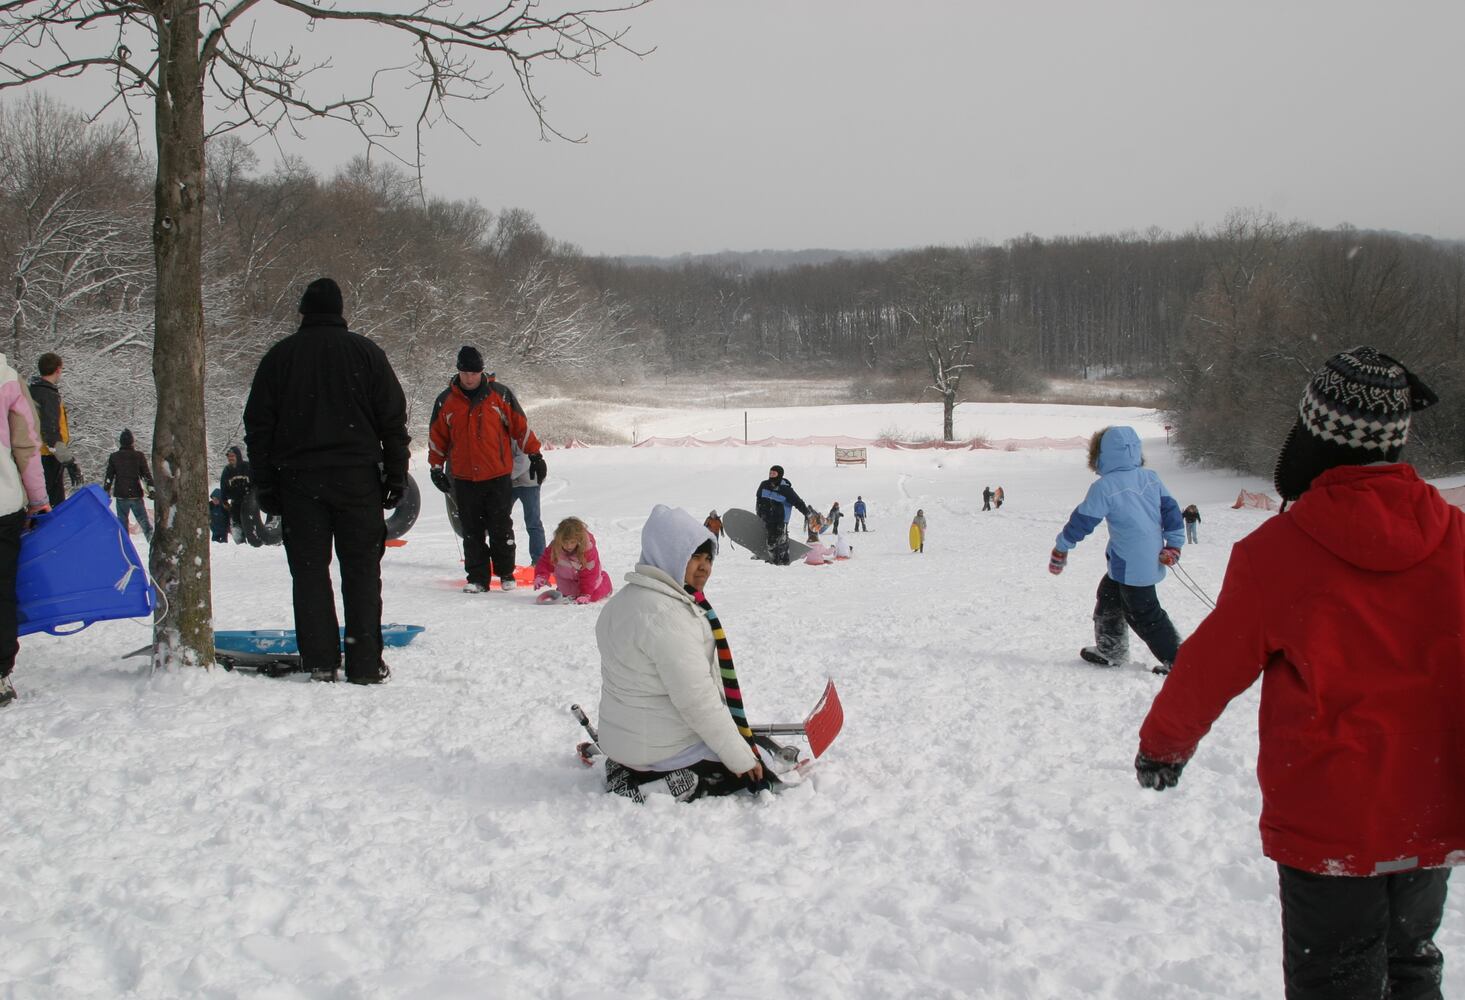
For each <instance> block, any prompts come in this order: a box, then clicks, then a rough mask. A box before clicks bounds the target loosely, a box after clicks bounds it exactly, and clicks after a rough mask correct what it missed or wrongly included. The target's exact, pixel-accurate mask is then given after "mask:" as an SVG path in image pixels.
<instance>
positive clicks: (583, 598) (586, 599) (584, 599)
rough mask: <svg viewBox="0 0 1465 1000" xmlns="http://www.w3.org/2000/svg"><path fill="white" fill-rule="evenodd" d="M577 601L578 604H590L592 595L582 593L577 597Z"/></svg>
mask: <svg viewBox="0 0 1465 1000" xmlns="http://www.w3.org/2000/svg"><path fill="white" fill-rule="evenodd" d="M575 603H576V604H589V603H590V595H589V594H581V595H580V596H579V597H577V598H575Z"/></svg>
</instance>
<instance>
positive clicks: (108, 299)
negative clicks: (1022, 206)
mask: <svg viewBox="0 0 1465 1000" xmlns="http://www.w3.org/2000/svg"><path fill="white" fill-rule="evenodd" d="M151 173H152V171H151V167H150V165H149V164H148V163H147V162H146V161H145V159H144V158H143V157H142V156H141V155H140V154H139V153H138V151H137V144H136V137H135V136H132V135H130V134H128V133H126V132H122V131H117V130H108V129H106V128H103V127H101V126H97V125H89V124H88V123H87V122H86V121H84V120H83V119H82V118H81V116H79V115H78V114H76V113H75V112H73V111H71V110H69V109H67V108H65V107H63V106H61V105H58V104H55V103H53V102H50V101H48V100H46V99H44V98H31V99H28V100H23V101H17V102H14V103H11V104H7V105H0V255H3V259H4V265H5V267H6V268H7V269H8V274H7V280H6V282H5V284H4V286H3V289H0V296H3V297H4V298H5V299H6V300H8V301H6V302H5V305H6V307H7V308H6V312H7V314H8V319H9V323H8V324H7V329H6V330H5V331H4V333H3V337H4V342H5V352H6V353H7V354H8V355H9V356H10V358H11V359H12V365H13V366H14V367H15V368H17V369H19V370H20V371H21V372H22V374H25V375H28V374H29V373H30V371H31V370H32V369H33V366H34V359H35V357H36V356H38V355H39V354H40V353H41V352H42V351H46V350H56V351H59V352H60V353H61V354H62V355H63V356H64V357H65V358H66V361H67V364H66V379H67V381H66V384H65V386H64V389H65V391H66V398H67V402H68V408H69V409H71V410H72V411H73V418H74V422H75V423H77V424H78V425H80V426H82V427H89V428H94V429H99V428H106V429H107V430H106V433H105V435H102V434H95V433H94V434H93V435H89V436H88V441H87V442H86V443H85V445H84V448H85V449H86V450H89V451H91V452H92V453H94V454H96V455H97V456H99V455H100V454H103V453H105V451H107V450H110V448H111V444H110V438H111V437H112V436H113V435H115V432H116V430H118V429H120V428H121V426H123V425H124V424H127V425H130V426H132V427H133V428H134V429H139V428H146V427H148V426H150V424H151V420H152V411H153V403H152V399H153V391H152V382H151V351H152V338H151V325H152V255H151V247H150V242H149V232H150V227H151V226H152V225H153V218H152V195H151V187H150V183H151V182H150V177H151ZM205 196H206V198H207V205H208V208H209V211H210V224H209V231H208V233H207V236H206V244H205V245H206V250H205V253H206V259H205V290H204V295H205V305H206V316H207V322H208V327H209V329H208V337H209V357H208V369H209V370H208V373H207V379H208V386H209V396H208V408H209V418H210V439H211V441H214V442H215V443H216V444H217V446H218V447H219V448H222V446H223V444H224V443H227V442H228V441H229V440H231V439H234V438H236V437H237V432H238V420H239V413H240V410H241V409H242V405H243V399H244V396H245V394H246V392H247V390H248V385H249V380H250V377H251V375H252V373H253V370H254V365H255V363H256V361H257V360H258V358H259V356H260V355H261V354H262V353H263V352H264V350H265V349H266V348H267V347H268V345H269V344H270V343H272V342H273V341H274V340H275V339H277V338H278V337H280V336H282V335H283V334H284V333H286V332H288V331H289V330H290V329H291V328H292V327H293V324H294V322H295V319H296V313H295V306H296V302H297V300H298V296H299V293H300V289H301V288H302V287H303V286H304V285H305V283H306V282H308V281H309V280H310V279H312V278H314V277H317V276H319V275H322V274H329V275H331V276H333V277H335V278H336V279H337V280H338V281H339V282H340V283H341V285H342V287H343V288H344V289H345V292H346V301H347V307H346V308H347V316H348V319H350V321H351V323H352V326H353V328H355V329H358V330H360V331H361V332H363V333H367V334H369V335H370V336H372V337H373V338H374V339H376V340H377V341H378V342H379V343H381V344H382V346H383V347H384V348H385V349H386V350H387V352H388V354H389V356H391V358H392V360H393V362H394V364H395V366H396V368H397V370H398V373H399V375H400V376H401V378H402V381H403V383H404V386H405V387H406V388H407V391H408V394H409V397H410V398H411V400H412V402H413V404H414V406H415V407H417V408H418V410H419V411H420V412H419V413H418V414H417V415H416V416H415V417H414V423H417V422H420V421H421V420H423V419H425V411H422V409H421V408H422V407H424V406H425V405H426V403H427V402H428V401H429V400H430V399H431V398H432V396H433V395H434V394H435V393H436V392H437V391H438V390H439V389H440V388H441V387H442V385H444V384H445V382H446V379H447V378H448V376H449V375H450V370H451V365H452V358H453V357H454V354H455V352H456V350H457V347H458V345H460V344H463V343H474V344H477V345H479V346H480V347H481V348H483V350H484V353H485V356H486V357H488V358H489V359H490V362H491V364H492V365H493V366H495V367H497V368H498V369H499V370H500V372H501V373H503V374H504V376H505V378H506V380H508V381H510V382H511V383H512V382H515V381H516V380H519V381H522V380H523V379H524V378H525V377H526V375H527V376H529V377H531V378H532V379H533V381H535V382H538V383H539V384H548V383H551V382H553V381H554V380H555V379H556V378H563V377H565V376H566V375H567V374H569V373H574V372H585V373H591V372H593V373H594V376H595V378H596V379H598V380H602V381H604V380H605V379H606V378H607V377H608V376H614V378H615V380H616V381H617V382H619V381H622V380H624V381H627V382H631V381H634V380H640V379H645V378H647V377H650V376H656V377H662V376H668V375H670V376H678V375H685V376H692V375H699V374H708V375H710V376H713V377H715V378H717V379H718V380H720V381H722V382H727V381H731V380H736V379H737V378H739V377H740V376H742V377H762V376H765V375H767V374H769V373H772V372H782V373H787V374H791V375H792V374H798V375H804V376H809V375H817V374H819V373H827V374H831V375H835V374H838V375H845V376H860V375H868V376H870V377H871V378H874V377H877V376H878V377H886V376H896V377H901V376H914V375H919V376H920V377H921V378H922V379H924V380H925V383H926V384H928V385H931V386H934V387H937V389H938V392H937V393H936V394H935V395H933V396H930V397H928V398H943V396H944V397H945V398H946V399H947V400H948V402H950V403H953V404H954V403H955V402H957V401H959V400H960V399H962V398H978V397H980V396H983V395H990V394H1008V393H1015V394H1024V395H1033V394H1037V393H1041V391H1042V389H1043V385H1044V379H1045V378H1046V377H1048V376H1057V375H1062V376H1074V375H1087V376H1090V377H1092V376H1097V375H1103V376H1110V375H1123V376H1127V377H1138V378H1150V379H1156V380H1163V381H1164V384H1165V385H1166V386H1167V387H1168V391H1167V397H1166V398H1167V404H1166V405H1167V406H1168V408H1169V409H1170V411H1171V412H1172V413H1173V416H1174V423H1175V424H1176V427H1177V430H1178V433H1179V440H1180V442H1181V443H1182V445H1183V447H1184V448H1185V450H1186V453H1187V454H1188V455H1189V456H1190V457H1191V458H1193V459H1195V460H1198V461H1204V462H1207V463H1214V464H1219V465H1227V466H1232V467H1235V468H1239V469H1244V470H1248V471H1252V472H1256V473H1264V472H1267V471H1269V465H1270V462H1271V460H1272V458H1273V456H1274V455H1275V452H1276V448H1277V446H1278V444H1279V442H1280V440H1281V437H1282V435H1283V434H1284V433H1285V430H1286V425H1287V422H1288V421H1289V420H1290V414H1291V413H1292V412H1293V411H1294V410H1295V407H1296V403H1297V399H1298V397H1299V395H1300V392H1301V388H1302V386H1303V384H1304V383H1305V381H1306V378H1307V375H1308V373H1309V372H1310V371H1311V370H1313V369H1314V368H1316V367H1317V366H1318V364H1319V363H1320V362H1321V361H1322V360H1323V359H1324V358H1325V357H1326V356H1327V355H1328V354H1330V353H1332V352H1333V351H1336V350H1338V349H1341V348H1344V347H1349V346H1353V345H1355V344H1358V343H1365V342H1366V343H1371V344H1374V345H1375V346H1377V347H1379V348H1380V349H1382V350H1385V351H1388V352H1391V353H1394V354H1396V355H1397V356H1398V357H1399V358H1400V359H1401V360H1403V361H1405V362H1406V363H1407V364H1409V365H1410V366H1411V367H1412V368H1413V369H1414V370H1415V371H1416V372H1417V373H1418V374H1419V375H1420V376H1421V377H1422V378H1423V379H1424V380H1425V381H1427V382H1429V383H1431V384H1432V385H1433V386H1434V387H1435V389H1436V390H1437V391H1438V392H1439V394H1440V395H1441V397H1442V399H1443V402H1442V403H1441V405H1440V406H1439V407H1438V409H1437V410H1436V411H1434V412H1432V413H1431V414H1429V415H1427V416H1424V417H1421V418H1420V420H1419V421H1417V422H1416V430H1415V442H1416V446H1415V448H1414V449H1413V450H1412V457H1413V458H1414V459H1415V460H1416V461H1418V462H1420V464H1421V465H1422V466H1424V467H1425V469H1426V470H1427V471H1429V472H1431V473H1436V474H1438V473H1443V472H1448V471H1455V472H1459V471H1465V246H1462V245H1461V244H1455V243H1449V244H1446V243H1439V242H1435V241H1430V240H1426V239H1419V238H1413V237H1407V236H1400V235H1395V234H1386V233H1373V232H1359V231H1355V230H1349V229H1339V230H1328V231H1319V230H1316V229H1311V228H1308V227H1305V226H1302V225H1299V224H1292V223H1284V222H1282V221H1280V220H1277V219H1274V218H1272V217H1269V216H1265V215H1261V214H1255V213H1237V214H1236V215H1234V216H1233V217H1232V218H1230V219H1228V220H1227V222H1226V223H1225V224H1223V225H1222V226H1220V227H1218V228H1216V229H1214V230H1211V231H1205V232H1200V231H1197V232H1193V233H1189V234H1184V235H1173V234H1168V233H1162V232H1158V231H1149V232H1146V233H1144V234H1125V235H1120V236H1095V237H1080V238H1061V239H1040V238H1037V237H1025V238H1022V239H1018V240H1013V241H1010V242H1008V243H1006V244H1004V245H1002V246H968V247H960V248H952V247H933V248H927V249H921V250H911V251H901V252H892V253H887V254H868V253H867V254H858V255H850V256H848V257H845V258H837V259H830V257H831V256H832V255H830V254H828V253H825V252H818V251H815V252H798V253H790V254H787V255H785V256H784V257H783V259H781V260H778V261H777V262H776V263H777V264H779V265H780V266H776V267H759V266H755V265H756V264H758V263H759V261H758V260H757V258H750V257H748V256H746V255H722V256H715V257H711V258H693V259H686V260H679V261H673V262H666V261H657V262H653V261H647V260H642V259H636V260H614V259H607V258H593V257H586V256H584V255H582V254H581V253H580V252H579V251H578V250H577V249H576V248H575V247H573V246H570V245H568V244H565V243H562V242H559V241H556V240H555V239H553V238H552V237H551V236H550V235H549V234H547V233H545V232H544V231H543V230H542V228H541V227H540V226H539V225H538V224H537V223H536V221H535V219H534V217H533V216H532V214H530V213H529V212H527V211H524V210H522V209H509V210H505V211H502V212H499V213H491V212H489V211H488V210H486V209H484V208H483V207H482V206H480V205H479V204H477V203H475V202H464V201H448V200H442V199H435V198H430V197H429V198H424V197H423V195H422V192H421V190H420V189H419V187H418V184H417V182H416V179H415V178H414V177H412V176H410V175H408V174H406V173H404V172H403V171H401V170H398V169H395V168H393V167H390V166H382V165H380V164H370V163H368V162H366V161H365V160H357V161H354V162H352V163H351V164H349V165H348V166H347V167H345V168H343V169H342V170H340V171H338V172H337V173H335V174H334V175H332V176H330V177H321V176H319V175H317V174H316V173H315V172H314V171H313V170H311V169H310V168H309V167H308V166H307V165H306V164H304V163H302V162H300V161H298V160H286V161H284V162H283V163H281V164H280V165H278V166H277V167H275V168H274V169H272V170H270V171H267V172H262V171H261V170H260V169H259V162H258V158H257V157H256V155H255V154H254V152H253V151H252V150H251V149H250V148H249V147H248V146H245V145H244V144H242V143H240V142H239V141H237V140H235V139H233V138H230V137H228V136H225V137H222V138H218V139H215V140H213V141H212V142H211V143H210V146H209V150H208V187H207V191H206V193H205ZM811 261H812V262H811ZM764 262H765V263H766V259H765V261H764ZM792 262H797V263H792ZM856 381H858V379H856ZM933 430H934V428H933ZM416 432H420V428H416V427H414V433H416Z"/></svg>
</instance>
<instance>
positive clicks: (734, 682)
mask: <svg viewBox="0 0 1465 1000" xmlns="http://www.w3.org/2000/svg"><path fill="white" fill-rule="evenodd" d="M683 589H684V590H686V592H687V593H689V594H691V595H692V600H693V601H695V602H696V604H697V607H699V608H701V609H702V610H703V611H705V612H707V624H708V625H710V626H711V627H712V642H713V645H715V646H716V647H717V668H718V672H719V673H721V675H722V690H723V692H724V693H725V694H726V695H727V710H728V712H730V713H731V714H732V719H733V725H735V726H737V727H738V732H740V733H742V734H743V739H745V740H747V741H748V746H754V743H753V730H752V729H750V728H749V727H748V716H747V713H746V712H744V711H743V692H742V689H741V688H739V687H738V672H737V670H736V669H734V667H733V656H732V647H731V646H729V645H728V644H727V633H726V632H724V631H723V629H722V622H720V621H718V620H717V612H716V611H713V610H712V603H711V602H710V601H708V600H707V596H706V595H705V594H703V593H702V591H700V590H693V589H692V588H691V587H688V586H686V585H683ZM754 752H755V753H756V752H757V751H756V749H755V751H754Z"/></svg>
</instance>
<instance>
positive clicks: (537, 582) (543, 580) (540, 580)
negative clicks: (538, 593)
mask: <svg viewBox="0 0 1465 1000" xmlns="http://www.w3.org/2000/svg"><path fill="white" fill-rule="evenodd" d="M548 586H549V579H548V578H547V577H543V576H536V577H535V578H534V589H535V590H538V589H539V588H541V587H548Z"/></svg>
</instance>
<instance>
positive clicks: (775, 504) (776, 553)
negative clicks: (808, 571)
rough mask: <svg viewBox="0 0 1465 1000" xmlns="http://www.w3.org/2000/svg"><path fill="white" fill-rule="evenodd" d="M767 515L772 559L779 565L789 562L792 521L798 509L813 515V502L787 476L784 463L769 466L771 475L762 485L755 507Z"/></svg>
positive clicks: (767, 529)
mask: <svg viewBox="0 0 1465 1000" xmlns="http://www.w3.org/2000/svg"><path fill="white" fill-rule="evenodd" d="M754 509H755V510H756V511H757V512H758V516H759V517H760V518H762V519H763V528H764V530H765V531H766V532H767V533H768V561H769V562H771V563H773V564H774V565H775V566H787V565H788V522H789V518H791V517H793V512H794V510H796V509H797V510H798V512H799V513H800V514H803V515H804V516H805V517H808V516H809V513H810V511H809V505H808V504H806V503H804V501H803V499H802V498H801V497H800V496H799V495H798V494H797V493H795V492H794V488H793V486H792V485H791V484H790V483H789V481H788V480H787V479H785V478H783V466H781V465H775V466H773V467H771V468H770V469H769V470H768V478H767V479H765V480H764V481H763V482H762V483H760V484H759V485H758V500H757V505H756V507H755V508H754Z"/></svg>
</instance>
